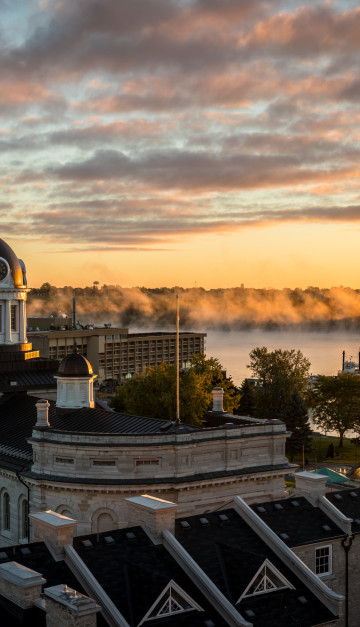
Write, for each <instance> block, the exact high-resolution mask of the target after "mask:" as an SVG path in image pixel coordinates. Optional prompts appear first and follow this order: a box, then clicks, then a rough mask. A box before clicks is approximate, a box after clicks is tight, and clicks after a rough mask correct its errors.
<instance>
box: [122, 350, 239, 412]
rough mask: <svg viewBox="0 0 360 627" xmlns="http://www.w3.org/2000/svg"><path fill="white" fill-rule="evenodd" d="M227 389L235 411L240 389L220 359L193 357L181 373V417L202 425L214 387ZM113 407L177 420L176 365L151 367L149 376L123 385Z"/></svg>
mask: <svg viewBox="0 0 360 627" xmlns="http://www.w3.org/2000/svg"><path fill="white" fill-rule="evenodd" d="M219 386H220V387H222V388H223V389H224V409H225V411H229V412H232V411H233V409H234V408H235V407H236V406H237V404H238V400H239V398H240V397H239V394H238V390H237V388H236V387H235V385H234V384H233V382H232V380H231V379H226V378H225V377H224V375H223V373H222V365H221V364H220V362H219V361H218V360H217V359H215V358H213V357H211V358H210V359H206V358H205V355H199V356H198V357H195V358H194V359H193V365H192V367H191V368H189V369H188V370H183V371H182V372H180V419H181V422H186V423H188V424H196V425H201V419H202V417H203V416H204V414H205V413H206V411H208V410H210V409H211V407H212V390H213V388H214V387H219ZM111 407H112V408H113V409H115V410H116V411H120V412H121V411H123V412H127V413H130V414H135V415H136V414H137V415H140V416H148V417H150V418H161V419H163V420H174V418H175V415H176V368H175V366H172V365H169V364H165V363H162V364H160V366H158V367H156V368H149V369H148V370H147V371H146V375H145V376H143V375H141V374H138V375H136V376H135V377H134V378H133V379H129V380H127V381H126V382H125V383H124V384H123V385H121V386H120V387H119V388H118V390H117V393H116V394H115V396H114V397H113V399H112V400H111Z"/></svg>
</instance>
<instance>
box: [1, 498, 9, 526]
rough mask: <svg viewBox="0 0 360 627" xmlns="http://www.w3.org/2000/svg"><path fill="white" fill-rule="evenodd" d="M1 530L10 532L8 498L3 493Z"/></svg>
mask: <svg viewBox="0 0 360 627" xmlns="http://www.w3.org/2000/svg"><path fill="white" fill-rule="evenodd" d="M3 508H4V509H3V528H4V529H5V530H6V531H9V530H10V496H9V495H8V493H7V492H5V494H4V496H3Z"/></svg>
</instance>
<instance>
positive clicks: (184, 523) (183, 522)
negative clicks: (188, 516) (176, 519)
mask: <svg viewBox="0 0 360 627" xmlns="http://www.w3.org/2000/svg"><path fill="white" fill-rule="evenodd" d="M180 527H182V528H183V529H190V527H191V525H190V524H189V523H188V521H187V520H180Z"/></svg>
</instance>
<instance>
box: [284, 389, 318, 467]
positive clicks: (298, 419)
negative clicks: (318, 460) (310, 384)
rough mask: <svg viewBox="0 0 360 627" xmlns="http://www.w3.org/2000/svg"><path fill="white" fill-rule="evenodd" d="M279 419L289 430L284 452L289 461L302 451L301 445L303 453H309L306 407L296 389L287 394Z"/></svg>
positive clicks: (309, 430) (310, 435) (310, 436)
mask: <svg viewBox="0 0 360 627" xmlns="http://www.w3.org/2000/svg"><path fill="white" fill-rule="evenodd" d="M279 419H280V420H283V421H284V422H285V424H286V428H287V429H288V430H289V431H291V436H290V437H289V438H288V439H287V440H286V454H287V455H288V456H289V459H290V461H291V462H292V461H293V460H294V456H295V455H296V454H298V453H301V452H302V449H303V447H304V453H310V451H311V443H310V442H311V440H312V433H311V428H310V423H309V415H308V409H307V407H306V404H305V402H304V399H303V398H302V396H301V395H300V394H299V392H298V391H297V390H296V389H294V391H293V392H292V393H291V394H290V396H288V399H287V403H286V404H285V406H284V408H283V410H282V412H281V413H280V415H279Z"/></svg>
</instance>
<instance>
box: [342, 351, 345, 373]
mask: <svg viewBox="0 0 360 627" xmlns="http://www.w3.org/2000/svg"><path fill="white" fill-rule="evenodd" d="M344 368H345V351H343V365H342V371H343V372H344Z"/></svg>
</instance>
